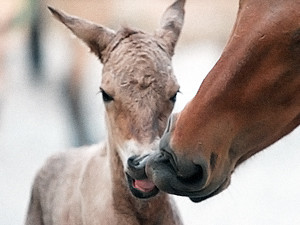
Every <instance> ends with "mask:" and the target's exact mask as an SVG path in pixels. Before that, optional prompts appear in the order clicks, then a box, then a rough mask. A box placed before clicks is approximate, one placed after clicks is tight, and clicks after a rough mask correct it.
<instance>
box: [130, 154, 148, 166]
mask: <svg viewBox="0 0 300 225" xmlns="http://www.w3.org/2000/svg"><path fill="white" fill-rule="evenodd" d="M148 156H149V155H148V154H147V155H143V156H137V155H134V156H131V157H129V158H128V160H127V164H128V166H129V167H132V168H140V167H144V166H145V164H146V161H147V160H146V159H147V158H148Z"/></svg>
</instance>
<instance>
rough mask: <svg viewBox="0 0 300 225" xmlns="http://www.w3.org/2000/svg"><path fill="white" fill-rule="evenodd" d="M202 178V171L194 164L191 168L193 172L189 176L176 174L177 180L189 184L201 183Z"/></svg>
mask: <svg viewBox="0 0 300 225" xmlns="http://www.w3.org/2000/svg"><path fill="white" fill-rule="evenodd" d="M203 179H204V171H203V168H202V167H201V166H200V165H195V166H194V168H193V173H192V174H190V175H189V176H178V180H180V181H182V182H184V183H189V184H196V183H203Z"/></svg>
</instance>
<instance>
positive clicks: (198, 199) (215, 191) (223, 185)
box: [189, 179, 230, 203]
mask: <svg viewBox="0 0 300 225" xmlns="http://www.w3.org/2000/svg"><path fill="white" fill-rule="evenodd" d="M229 184H230V179H226V180H225V181H224V182H223V183H221V185H220V186H218V187H217V188H215V189H213V191H212V192H211V193H209V194H207V195H203V196H200V197H197V196H196V197H194V196H193V197H189V198H190V200H191V201H192V202H195V203H198V202H202V201H204V200H206V199H209V198H211V197H213V196H215V195H217V194H219V193H221V192H222V191H224V190H225V189H226V188H227V187H228V186H229ZM203 191H204V190H203Z"/></svg>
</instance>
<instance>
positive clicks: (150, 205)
mask: <svg viewBox="0 0 300 225" xmlns="http://www.w3.org/2000/svg"><path fill="white" fill-rule="evenodd" d="M108 146H109V147H108V152H109V161H110V170H111V176H112V177H111V181H112V198H113V206H114V209H115V210H116V211H117V214H118V215H121V217H122V216H123V215H126V217H128V218H130V217H132V218H134V220H135V223H136V224H145V225H151V224H163V223H162V221H163V219H164V220H165V218H164V217H166V216H167V215H169V216H170V217H171V218H170V220H173V219H175V220H178V221H179V219H178V218H176V216H175V214H174V211H173V209H172V206H171V204H170V201H169V196H168V195H167V194H165V193H160V194H158V195H157V196H155V197H153V198H150V199H138V198H136V197H134V196H132V194H131V193H130V190H129V188H128V186H127V180H126V178H125V174H124V169H123V164H122V161H121V158H120V156H119V154H118V151H117V149H116V147H114V145H112V144H109V145H108ZM158 206H159V207H158ZM173 214H174V215H173ZM121 219H122V218H121ZM160 221H161V222H160ZM131 223H132V224H135V223H134V222H131ZM164 224H165V221H164ZM169 224H176V223H175V222H170V223H169Z"/></svg>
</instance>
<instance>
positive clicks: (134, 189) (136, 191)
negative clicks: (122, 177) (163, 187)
mask: <svg viewBox="0 0 300 225" xmlns="http://www.w3.org/2000/svg"><path fill="white" fill-rule="evenodd" d="M126 177H127V182H128V187H129V190H130V191H131V193H132V194H133V196H135V197H136V198H142V199H147V198H151V197H154V196H155V195H157V194H158V193H159V189H158V188H157V187H156V186H155V185H154V184H153V183H152V182H151V181H150V180H148V179H143V180H137V179H134V178H133V177H131V176H130V175H129V174H128V173H126ZM138 183H139V185H138ZM143 184H144V185H143Z"/></svg>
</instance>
